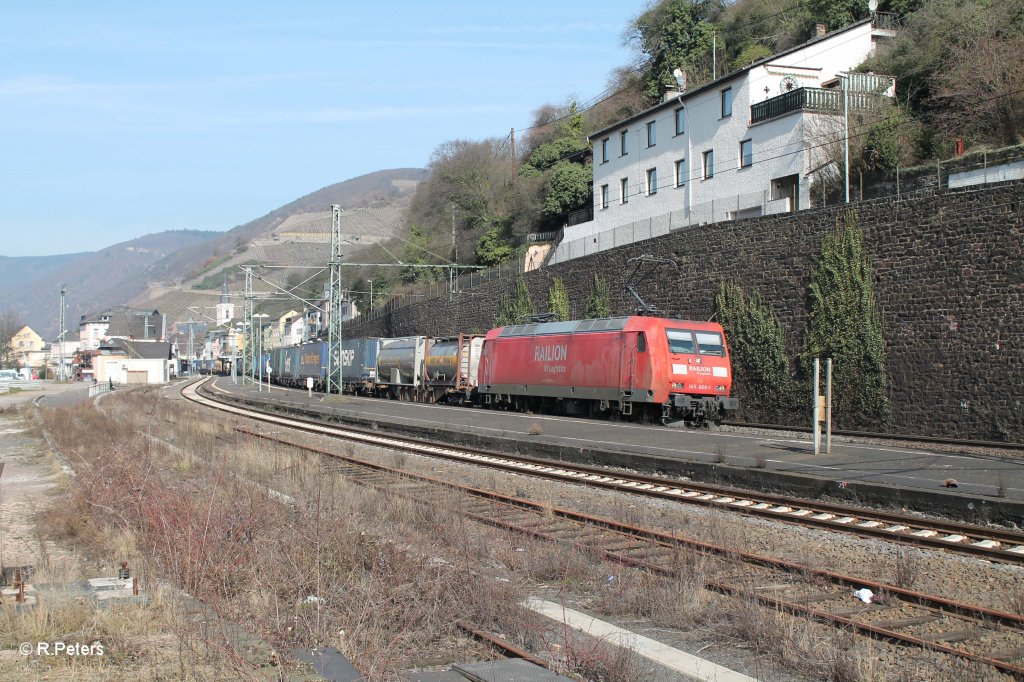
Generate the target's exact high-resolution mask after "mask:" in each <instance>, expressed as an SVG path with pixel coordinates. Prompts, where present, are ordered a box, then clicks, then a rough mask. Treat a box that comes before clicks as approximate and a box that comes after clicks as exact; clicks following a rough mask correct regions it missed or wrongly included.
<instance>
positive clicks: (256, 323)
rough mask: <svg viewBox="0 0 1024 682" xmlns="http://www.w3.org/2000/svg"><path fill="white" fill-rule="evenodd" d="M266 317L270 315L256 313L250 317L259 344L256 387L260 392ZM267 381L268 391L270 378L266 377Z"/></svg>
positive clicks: (261, 387) (261, 388)
mask: <svg viewBox="0 0 1024 682" xmlns="http://www.w3.org/2000/svg"><path fill="white" fill-rule="evenodd" d="M268 317H270V315H268V314H266V313H256V314H255V315H253V316H252V319H253V333H256V330H257V329H259V342H258V343H259V355H260V359H259V360H257V364H258V365H259V377H260V379H259V384H258V386H259V389H258V390H260V391H262V390H263V320H265V319H266V318H268ZM257 320H259V321H257ZM267 379H268V386H267V390H268V391H269V390H270V386H269V379H270V377H267Z"/></svg>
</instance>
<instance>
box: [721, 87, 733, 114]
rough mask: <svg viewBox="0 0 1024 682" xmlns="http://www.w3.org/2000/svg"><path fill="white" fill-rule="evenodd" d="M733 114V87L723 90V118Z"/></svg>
mask: <svg viewBox="0 0 1024 682" xmlns="http://www.w3.org/2000/svg"><path fill="white" fill-rule="evenodd" d="M726 116H732V88H726V89H725V90H722V118H725V117H726Z"/></svg>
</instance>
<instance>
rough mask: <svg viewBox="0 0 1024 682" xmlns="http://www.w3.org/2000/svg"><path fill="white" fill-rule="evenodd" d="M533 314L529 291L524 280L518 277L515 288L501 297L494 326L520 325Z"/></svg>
mask: <svg viewBox="0 0 1024 682" xmlns="http://www.w3.org/2000/svg"><path fill="white" fill-rule="evenodd" d="M534 313H535V310H534V307H533V298H532V297H531V296H530V289H529V287H527V286H526V280H525V279H523V277H522V276H520V277H519V279H518V280H516V286H515V288H514V289H513V290H512V291H511V292H509V293H508V294H505V295H504V296H502V297H501V306H500V307H499V308H498V316H497V317H496V318H495V319H494V326H495V327H505V326H507V325H510V324H522V323H523V322H525V321H526V318H528V317H529V316H530V315H533V314H534Z"/></svg>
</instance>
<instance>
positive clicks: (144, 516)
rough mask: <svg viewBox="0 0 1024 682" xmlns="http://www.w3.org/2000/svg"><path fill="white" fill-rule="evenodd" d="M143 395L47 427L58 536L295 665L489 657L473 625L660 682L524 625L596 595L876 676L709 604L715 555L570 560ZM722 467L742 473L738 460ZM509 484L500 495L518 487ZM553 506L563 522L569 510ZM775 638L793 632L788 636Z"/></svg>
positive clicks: (805, 659) (836, 670)
mask: <svg viewBox="0 0 1024 682" xmlns="http://www.w3.org/2000/svg"><path fill="white" fill-rule="evenodd" d="M127 393H129V392H127V391H126V392H125V394H127ZM125 394H121V395H118V394H116V393H115V394H113V395H111V396H109V397H108V398H107V399H105V400H104V401H103V406H104V410H105V411H106V412H105V414H103V415H97V414H96V413H95V410H92V409H91V408H89V409H85V408H75V409H74V410H69V411H64V412H62V411H57V410H53V411H50V410H48V411H46V414H47V415H48V416H47V418H46V419H47V427H48V428H49V429H50V430H51V432H52V433H53V434H54V439H55V440H56V441H57V442H58V445H59V447H60V448H61V449H62V450H63V451H64V452H65V453H67V454H68V456H69V458H70V459H71V460H72V462H73V464H74V465H75V467H76V470H77V471H78V476H77V477H76V479H75V480H74V482H73V484H72V486H71V489H70V490H69V491H68V493H67V495H66V499H65V500H64V501H63V502H62V504H61V505H60V508H59V509H56V510H54V511H52V512H50V514H49V515H48V516H47V527H48V528H49V529H50V533H51V535H53V536H54V537H63V538H68V539H71V540H73V541H74V542H75V543H76V544H77V545H78V546H80V547H81V548H82V550H83V551H84V552H86V553H87V554H88V556H90V557H94V558H103V559H105V560H106V561H108V562H110V561H114V560H120V559H121V558H124V559H126V560H128V561H130V562H131V563H132V565H133V566H136V567H138V570H140V571H141V572H142V573H143V574H144V575H146V576H147V579H149V580H151V581H154V582H155V581H156V580H157V579H162V580H167V581H168V582H170V583H171V584H174V585H176V586H180V587H182V588H184V589H186V590H188V591H189V592H190V593H191V594H194V595H196V596H197V597H199V598H201V599H202V600H203V601H204V602H205V603H206V604H208V605H209V606H210V607H211V608H212V609H214V610H215V611H216V613H218V614H220V615H221V616H222V617H224V618H227V619H231V620H235V621H237V622H242V623H246V624H248V625H249V626H250V627H251V628H252V629H253V630H254V631H255V633H256V634H258V635H259V636H260V637H262V638H263V639H265V640H267V641H268V642H270V643H271V644H272V645H273V646H274V647H276V648H277V649H278V650H279V651H288V650H289V649H290V648H292V647H295V646H312V645H327V646H335V647H337V648H338V649H340V650H341V651H342V652H343V653H345V654H346V655H347V656H348V657H350V659H351V660H353V662H354V663H355V664H356V665H357V667H359V668H360V670H361V671H362V672H363V673H364V675H366V676H367V677H369V678H374V679H386V678H388V677H389V676H394V675H396V674H397V673H398V672H399V671H401V670H403V669H406V668H408V667H410V666H412V665H415V664H416V663H418V662H421V661H424V660H448V659H450V660H467V659H471V658H472V657H473V653H474V651H473V648H474V647H473V645H467V643H466V640H465V638H464V637H463V636H462V635H461V634H460V633H459V632H458V630H457V629H456V628H455V625H454V624H455V622H456V621H458V620H462V621H465V622H468V623H472V624H473V625H474V626H476V627H480V628H484V629H491V630H493V631H496V632H500V633H502V634H504V635H505V636H506V637H507V638H509V639H510V640H511V641H513V642H516V643H519V644H520V645H522V646H525V647H527V648H529V649H532V650H535V651H538V652H545V651H547V652H552V651H553V652H555V653H556V655H557V658H558V661H559V662H560V664H561V666H562V668H561V669H562V670H563V671H564V672H566V673H568V674H573V675H578V676H582V677H583V678H585V679H603V680H623V681H627V682H628V681H630V680H638V679H642V677H641V675H640V673H639V672H638V671H637V667H636V665H635V663H636V662H635V660H634V656H635V654H632V653H630V652H629V651H628V650H622V649H618V648H608V647H606V646H604V645H602V644H600V643H596V644H595V643H594V642H590V641H584V640H579V639H574V638H572V637H571V636H570V635H568V634H567V633H560V634H559V635H558V636H557V637H552V636H550V632H549V627H550V626H544V625H541V624H538V623H537V622H536V620H535V619H534V618H532V617H531V616H530V615H529V614H527V613H524V611H523V610H522V609H521V608H520V607H519V606H518V605H519V604H520V603H521V602H522V599H523V598H524V597H525V596H526V595H527V594H528V592H529V591H530V590H531V586H534V587H535V586H536V585H537V584H538V583H539V584H541V585H543V586H545V587H547V588H548V589H549V590H550V589H557V590H558V591H560V592H565V593H576V594H581V595H586V596H588V597H589V598H590V600H591V603H592V605H593V606H594V608H597V609H598V610H600V611H602V612H603V613H606V614H608V615H611V616H622V617H623V618H630V619H632V618H635V617H636V616H641V617H643V618H645V619H647V620H648V621H650V622H651V623H653V624H655V625H658V626H663V627H673V628H682V629H689V628H698V629H700V630H703V631H706V632H708V633H712V634H713V636H714V637H715V638H717V639H720V640H721V641H731V642H736V643H738V644H739V645H741V646H752V647H753V648H754V649H755V651H757V652H758V653H759V655H760V656H762V657H764V658H766V659H768V660H771V661H772V662H777V663H781V664H784V665H786V666H790V667H792V668H793V669H795V670H799V671H803V672H805V673H806V674H808V675H810V676H812V677H816V678H820V679H832V680H847V679H854V678H855V677H856V676H857V675H858V674H862V672H863V671H861V672H858V671H857V669H856V666H855V663H854V662H853V661H854V660H855V656H854V655H853V652H852V645H851V643H850V640H849V639H848V638H847V637H846V636H845V635H844V634H843V633H838V634H837V633H835V632H834V631H831V630H828V629H825V628H818V627H817V626H813V627H812V626H810V625H808V624H806V623H803V622H802V621H798V620H797V619H791V618H788V617H786V616H784V614H775V613H773V612H771V611H770V610H768V611H766V610H764V609H762V608H760V607H756V608H755V607H752V606H750V605H748V604H744V603H739V604H737V603H736V602H734V601H730V600H728V599H725V598H722V597H719V596H717V595H715V594H713V593H711V592H708V591H706V590H704V589H703V587H702V586H703V585H704V583H705V582H706V581H707V580H708V579H710V578H712V577H714V576H715V575H716V573H717V571H718V568H717V566H718V563H717V560H715V559H711V558H709V557H707V556H705V555H703V554H701V553H699V552H695V551H692V550H685V549H680V550H679V552H678V553H677V555H676V557H675V558H674V563H675V566H676V568H677V569H678V577H675V578H663V577H656V576H652V575H650V574H647V573H644V572H642V571H637V570H632V569H623V568H622V567H620V566H617V565H612V564H609V563H606V562H604V561H601V560H600V559H599V558H598V557H597V556H596V554H595V553H594V552H592V551H590V550H588V549H587V548H586V547H579V548H576V549H571V550H566V549H565V548H564V547H557V546H553V545H550V544H547V543H543V542H537V541H532V540H529V539H526V538H523V537H521V536H517V535H511V534H509V533H507V532H505V531H502V530H498V529H495V528H490V527H484V526H480V525H478V524H475V523H472V522H468V521H466V520H465V518H464V516H463V515H462V512H463V510H464V507H465V505H466V500H465V498H463V497H462V496H459V495H455V494H452V493H450V492H442V493H440V494H439V495H437V496H436V497H435V498H434V499H432V500H431V501H430V502H429V503H426V504H423V503H417V502H413V501H410V500H407V499H404V498H403V497H401V496H399V495H396V494H394V493H393V492H392V493H380V492H377V491H375V490H372V489H367V488H363V487H360V486H357V485H354V484H353V483H351V482H349V481H347V480H345V479H344V478H342V477H341V476H339V475H337V474H335V473H333V472H332V471H331V468H330V466H329V465H327V466H325V464H324V462H323V461H322V460H320V459H319V458H316V457H311V456H308V455H305V454H302V453H300V452H298V451H297V450H295V449H293V448H290V447H286V446H281V445H278V444H273V443H270V442H267V441H259V440H256V439H251V438H249V437H246V436H244V435H242V434H238V433H236V432H235V431H234V430H233V426H234V421H233V420H232V419H231V418H227V417H222V418H219V419H222V421H220V422H217V423H209V422H206V421H205V420H204V419H203V418H201V417H199V416H197V414H195V413H194V412H193V410H192V408H189V407H185V406H183V405H182V404H181V403H174V404H173V405H172V404H170V402H169V401H163V400H160V399H158V396H157V395H156V394H155V393H147V392H138V393H136V392H131V395H130V396H128V395H125ZM61 412H62V413H61ZM93 432H97V433H100V432H101V433H102V434H103V435H102V437H99V438H96V437H95V435H90V434H92V433H93ZM534 435H539V434H534ZM338 449H339V450H342V451H344V452H346V454H352V451H353V447H352V446H351V445H338ZM718 455H719V457H720V458H721V460H722V461H724V459H725V453H724V452H721V451H720V452H719V453H718ZM361 456H362V455H361ZM417 459H418V458H415V457H411V456H408V455H404V454H391V455H386V456H383V457H381V460H382V461H383V462H384V463H386V464H388V465H390V466H394V467H397V468H403V469H404V468H407V467H413V466H419V465H420V463H419V462H418V461H417ZM426 466H432V465H426ZM491 476H492V480H493V483H494V485H492V486H491V487H493V488H499V487H504V488H506V489H509V491H510V489H511V488H513V487H514V486H515V484H514V483H510V482H508V481H509V479H507V478H502V479H501V480H499V479H498V477H497V476H496V475H494V474H492V475H491ZM270 490H273V491H280V492H282V493H284V494H286V495H289V496H291V498H292V499H293V500H294V503H293V504H287V503H283V502H282V501H281V500H280V499H279V498H275V497H273V496H271V495H270V494H269V491H270ZM547 499H548V503H547V506H548V513H549V514H550V512H551V509H552V508H553V506H554V502H553V501H552V499H551V498H547ZM609 515H610V516H615V517H617V518H620V519H621V520H623V521H625V522H628V523H634V524H637V525H647V524H650V523H654V522H656V521H657V517H655V516H654V514H653V513H652V512H651V508H650V507H647V506H646V505H642V504H637V503H635V501H628V500H626V501H622V502H618V503H616V505H615V507H614V509H613V510H612V511H611V513H610V514H609ZM701 525H702V526H703V530H702V534H703V535H704V539H706V540H709V541H711V542H715V543H716V544H719V545H722V546H728V547H736V548H737V549H744V548H746V547H747V546H749V545H750V540H749V538H747V537H746V536H744V535H743V532H751V533H756V530H750V531H743V532H740V533H737V532H736V531H732V530H728V529H727V528H726V527H725V526H724V525H721V524H718V523H717V522H716V521H715V520H714V519H710V520H709V521H707V522H706V523H702V524H701ZM808 561H810V558H808ZM733 570H735V568H734V569H733ZM772 628H781V631H782V633H783V634H782V635H781V636H772V635H771V634H770V633H771V631H772ZM193 649H194V650H195V651H199V650H200V649H202V647H194V648H193ZM193 649H190V651H192V650H193ZM214 651H216V652H217V654H218V656H220V655H222V654H223V650H222V649H215V650H214ZM228 658H230V657H228ZM189 660H190V661H192V662H193V663H192V664H196V663H195V661H196V660H201V659H196V658H195V657H194V656H193V658H191V659H189ZM851 671H853V672H851ZM851 675H852V676H851Z"/></svg>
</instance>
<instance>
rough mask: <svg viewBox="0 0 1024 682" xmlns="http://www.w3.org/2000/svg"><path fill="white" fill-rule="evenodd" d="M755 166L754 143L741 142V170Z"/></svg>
mask: <svg viewBox="0 0 1024 682" xmlns="http://www.w3.org/2000/svg"><path fill="white" fill-rule="evenodd" d="M753 165H754V143H753V142H751V141H750V140H743V141H742V142H740V168H749V167H750V166H753Z"/></svg>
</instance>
